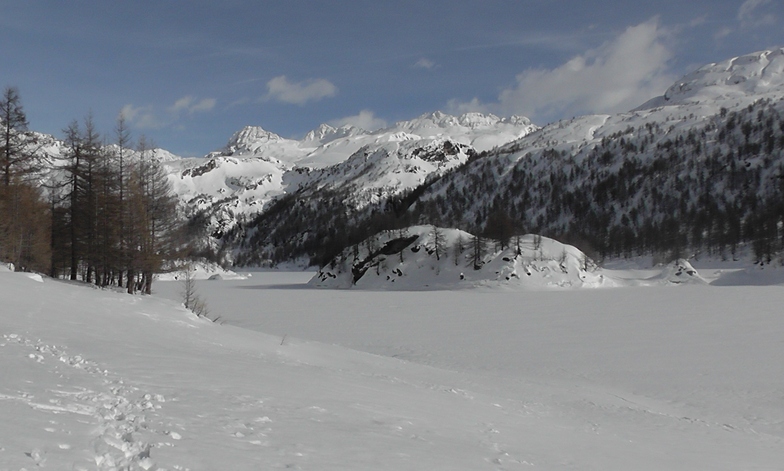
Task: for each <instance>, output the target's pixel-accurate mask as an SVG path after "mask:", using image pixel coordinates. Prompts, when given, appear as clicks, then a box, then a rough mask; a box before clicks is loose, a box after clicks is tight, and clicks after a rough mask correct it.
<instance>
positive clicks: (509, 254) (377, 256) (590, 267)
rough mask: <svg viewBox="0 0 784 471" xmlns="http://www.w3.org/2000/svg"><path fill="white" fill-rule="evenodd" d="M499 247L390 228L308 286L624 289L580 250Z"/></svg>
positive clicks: (523, 242) (529, 238) (434, 231)
mask: <svg viewBox="0 0 784 471" xmlns="http://www.w3.org/2000/svg"><path fill="white" fill-rule="evenodd" d="M477 244H479V245H477ZM495 245H496V244H495V243H494V242H490V241H481V240H480V241H479V242H477V241H476V239H475V238H474V236H473V235H471V234H469V233H467V232H464V231H461V230H458V229H443V228H438V227H435V226H414V227H409V228H407V229H402V230H398V231H388V232H384V233H381V234H378V235H376V236H374V237H372V238H370V239H368V240H366V241H364V242H362V243H361V244H359V245H357V246H353V247H349V248H347V249H346V250H344V251H343V253H341V254H340V255H339V256H338V257H336V258H335V259H334V260H333V261H332V262H331V263H329V264H328V265H327V266H325V267H323V268H322V269H321V270H320V271H319V272H318V273H317V274H316V275H315V276H314V277H313V279H312V280H311V281H310V284H311V285H312V286H315V287H322V288H352V287H356V288H364V289H403V290H412V289H413V290H421V289H460V288H471V287H478V286H508V287H513V288H589V287H591V288H595V287H607V286H616V285H618V282H617V281H615V280H611V279H609V278H607V277H605V276H604V275H603V274H602V272H601V270H600V269H598V268H597V266H596V264H595V263H594V262H593V261H592V260H591V259H590V258H588V257H587V256H586V255H585V254H584V253H583V252H581V251H580V250H579V249H577V248H576V247H573V246H571V245H566V244H562V243H560V242H558V241H556V240H553V239H549V238H547V237H541V236H537V235H533V234H528V235H523V236H518V237H513V238H512V239H511V240H510V242H509V246H508V247H505V248H503V249H502V248H500V247H496V246H495Z"/></svg>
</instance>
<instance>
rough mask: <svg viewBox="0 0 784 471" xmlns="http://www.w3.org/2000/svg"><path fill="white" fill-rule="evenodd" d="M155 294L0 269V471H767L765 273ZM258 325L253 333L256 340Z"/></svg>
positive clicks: (775, 416) (770, 463)
mask: <svg viewBox="0 0 784 471" xmlns="http://www.w3.org/2000/svg"><path fill="white" fill-rule="evenodd" d="M311 276H312V273H308V272H299V273H288V272H275V271H270V272H255V273H253V277H252V278H249V279H246V280H237V281H210V282H207V281H203V282H198V283H197V288H198V289H199V290H200V293H201V295H202V296H203V297H204V298H205V299H206V300H207V302H208V303H209V304H210V309H211V310H212V311H213V312H214V313H215V314H220V315H221V316H222V318H223V319H225V320H226V323H224V324H223V325H219V324H217V323H211V322H209V321H207V320H204V319H197V318H195V317H194V316H193V315H192V314H190V313H188V312H186V311H185V310H184V309H183V308H182V307H181V306H179V304H178V302H177V301H173V300H167V299H165V298H166V297H171V298H177V297H178V294H177V293H178V292H179V290H180V288H181V283H179V282H158V283H156V284H155V285H154V289H155V290H156V291H157V292H158V293H159V294H158V295H157V296H153V297H149V296H147V297H144V296H129V295H125V294H120V293H115V292H113V291H104V290H98V289H94V288H91V287H87V286H84V285H75V284H72V283H65V282H58V281H54V280H51V279H46V278H43V279H42V280H43V282H37V281H34V280H32V279H30V278H29V277H27V276H26V275H24V274H20V273H12V272H7V271H4V272H0V299H1V300H2V308H0V332H1V334H0V365H2V372H3V374H2V378H3V380H2V382H0V417H2V419H3V426H2V427H0V469H3V470H6V469H8V470H20V469H26V470H31V469H38V468H44V469H68V470H88V469H89V470H94V469H99V470H114V469H130V470H140V469H153V470H154V469H158V470H164V469H166V470H185V469H190V470H215V469H232V470H245V469H247V470H252V469H283V468H289V469H314V470H316V469H318V470H329V469H335V470H338V469H339V470H351V469H357V470H367V469H390V470H393V469H394V470H400V469H427V470H433V469H472V470H475V469H488V470H497V469H505V470H513V469H592V470H600V469H601V470H622V469H623V470H626V469H639V470H646V469H648V470H661V469H668V470H678V469H683V470H694V469H711V470H737V469H758V470H765V469H767V470H773V469H780V465H781V456H782V455H783V452H784V441H783V440H784V401H782V395H781V394H782V390H784V361H782V360H784V349H782V348H781V332H783V331H784V317H782V316H781V315H780V306H781V305H782V302H784V292H783V291H782V290H781V288H780V287H778V286H777V287H711V286H677V287H663V286H659V287H655V286H654V287H628V288H617V289H603V290H560V291H551V290H550V291H548V290H545V291H509V290H497V289H496V290H491V289H479V290H460V291H418V292H388V291H361V290H360V291H354V290H339V291H335V290H316V289H308V288H307V285H306V281H307V280H308V279H309V278H310V277H311ZM262 332H266V333H262Z"/></svg>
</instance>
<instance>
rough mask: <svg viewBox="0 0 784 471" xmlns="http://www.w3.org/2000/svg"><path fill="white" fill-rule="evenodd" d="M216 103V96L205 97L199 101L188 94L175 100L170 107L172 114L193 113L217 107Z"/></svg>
mask: <svg viewBox="0 0 784 471" xmlns="http://www.w3.org/2000/svg"><path fill="white" fill-rule="evenodd" d="M216 103H217V100H215V99H214V98H203V99H201V100H198V101H197V99H196V98H194V97H192V96H190V95H188V96H184V97H182V98H180V99H179V100H177V101H175V102H174V104H173V105H172V106H170V107H169V112H170V113H172V114H179V113H181V112H185V113H188V114H193V113H198V112H202V111H210V110H211V109H213V108H215V104H216Z"/></svg>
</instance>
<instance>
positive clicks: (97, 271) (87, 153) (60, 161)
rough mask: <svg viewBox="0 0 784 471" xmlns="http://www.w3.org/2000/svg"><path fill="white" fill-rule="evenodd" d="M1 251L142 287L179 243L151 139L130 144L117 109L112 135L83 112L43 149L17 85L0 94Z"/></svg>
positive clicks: (146, 289)
mask: <svg viewBox="0 0 784 471" xmlns="http://www.w3.org/2000/svg"><path fill="white" fill-rule="evenodd" d="M0 122H2V126H3V127H2V136H0V139H2V149H0V165H1V166H2V172H3V174H2V177H3V180H2V189H1V190H0V219H1V220H0V259H2V260H5V261H8V262H11V263H13V264H14V265H15V266H16V268H17V269H20V270H29V271H38V272H43V273H48V274H50V275H51V276H52V277H56V278H66V279H70V280H81V281H84V282H88V283H94V284H96V285H98V286H122V287H123V288H125V289H126V290H127V291H128V292H129V293H134V292H136V291H141V292H143V293H147V294H149V293H150V292H151V288H152V282H153V275H154V274H155V273H158V272H160V271H161V270H162V269H163V267H164V266H165V264H166V263H167V262H169V261H171V260H173V259H174V258H176V257H177V256H179V255H180V254H181V252H182V250H183V247H184V246H185V244H184V241H183V239H182V230H181V228H182V224H181V223H180V219H179V218H178V217H177V200H176V197H175V196H174V195H173V192H172V189H171V186H170V184H169V181H168V178H167V175H166V172H165V171H164V169H163V167H162V166H161V164H160V163H159V162H158V161H157V160H156V159H155V158H154V156H153V153H152V150H153V148H152V145H151V144H150V143H149V142H148V141H147V140H146V139H145V138H144V137H140V138H139V139H138V141H137V142H136V143H135V144H133V143H132V142H131V136H130V132H129V130H128V127H127V123H126V121H125V118H124V117H123V116H122V115H121V116H120V117H119V118H118V120H117V123H116V126H115V128H114V135H113V139H112V141H111V142H109V140H108V139H106V138H104V137H103V136H101V135H100V133H99V132H98V131H97V130H96V126H95V123H94V120H93V118H92V116H91V115H88V116H87V117H85V118H84V120H83V121H82V122H81V123H80V122H78V121H76V120H74V121H72V122H71V123H70V124H69V125H68V126H67V127H66V128H65V129H64V130H63V134H64V136H63V137H64V140H63V150H62V152H60V155H58V156H56V157H52V156H51V155H48V156H47V155H44V154H43V153H42V152H41V149H40V145H39V143H38V139H40V136H38V135H36V134H34V133H31V132H29V130H28V128H27V127H28V122H27V118H26V116H25V113H24V110H23V108H22V105H21V100H20V97H19V92H18V90H17V89H16V88H14V87H7V88H6V89H5V91H4V93H3V96H2V103H0Z"/></svg>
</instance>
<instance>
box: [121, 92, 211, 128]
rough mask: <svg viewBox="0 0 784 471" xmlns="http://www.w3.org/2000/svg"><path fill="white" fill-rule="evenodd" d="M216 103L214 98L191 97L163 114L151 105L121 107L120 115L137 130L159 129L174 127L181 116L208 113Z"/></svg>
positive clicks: (175, 103)
mask: <svg viewBox="0 0 784 471" xmlns="http://www.w3.org/2000/svg"><path fill="white" fill-rule="evenodd" d="M217 103H218V102H217V100H215V99H214V98H202V99H200V100H199V99H196V98H194V97H192V96H184V97H182V98H180V99H179V100H177V101H175V102H174V104H173V105H171V106H169V107H168V108H166V111H165V112H164V111H163V110H160V109H156V107H154V106H152V105H146V106H134V105H132V104H127V105H125V106H123V108H122V110H121V111H120V113H121V114H122V115H123V116H124V117H125V119H126V120H127V121H128V123H129V124H131V125H133V126H134V127H136V128H137V129H161V128H165V127H168V126H174V125H175V124H176V123H177V121H179V120H180V117H181V115H182V114H187V115H193V114H194V113H200V112H205V111H210V110H212V109H213V108H215V105H216V104H217ZM180 126H181V125H180Z"/></svg>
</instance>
